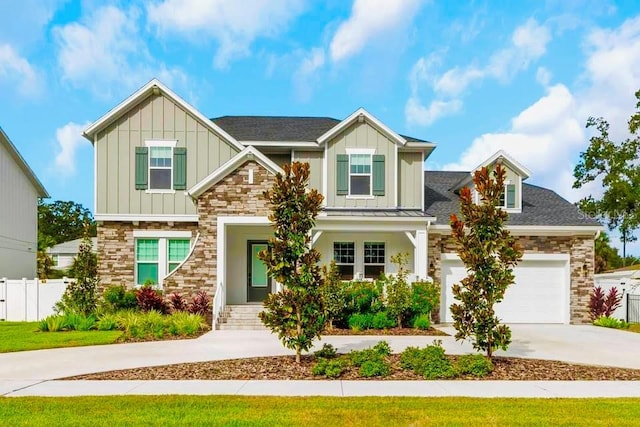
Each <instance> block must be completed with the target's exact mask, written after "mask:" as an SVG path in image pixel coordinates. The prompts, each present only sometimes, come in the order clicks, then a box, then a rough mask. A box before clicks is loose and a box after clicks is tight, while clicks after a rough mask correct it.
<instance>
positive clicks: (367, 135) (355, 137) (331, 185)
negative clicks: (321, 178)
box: [327, 123, 397, 208]
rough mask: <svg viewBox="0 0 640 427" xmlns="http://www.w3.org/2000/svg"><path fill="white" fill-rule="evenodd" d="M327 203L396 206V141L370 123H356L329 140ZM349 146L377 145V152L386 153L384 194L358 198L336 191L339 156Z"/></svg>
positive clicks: (376, 206) (330, 205) (347, 206)
mask: <svg viewBox="0 0 640 427" xmlns="http://www.w3.org/2000/svg"><path fill="white" fill-rule="evenodd" d="M327 144H328V147H327V206H328V207H338V208H343V207H344V208H394V207H395V193H394V191H395V178H394V177H395V173H396V164H397V162H396V156H395V144H394V142H393V141H391V140H390V139H389V138H387V137H386V136H385V135H384V134H382V133H380V132H379V131H378V130H377V129H375V128H374V127H372V126H370V125H369V124H367V123H354V124H352V125H351V126H349V127H348V128H347V129H345V130H344V131H343V132H341V133H340V134H339V135H337V136H336V137H334V138H333V139H332V140H331V141H327ZM347 148H374V149H375V150H376V152H375V154H383V155H384V156H385V192H384V196H374V198H373V199H361V198H360V199H355V198H349V197H348V196H339V195H337V194H336V156H337V155H338V154H346V149H347Z"/></svg>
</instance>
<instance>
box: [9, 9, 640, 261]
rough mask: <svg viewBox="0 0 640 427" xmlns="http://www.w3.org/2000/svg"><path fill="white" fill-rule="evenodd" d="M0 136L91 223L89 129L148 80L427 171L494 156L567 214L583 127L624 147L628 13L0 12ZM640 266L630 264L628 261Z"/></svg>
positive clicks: (210, 112) (634, 82) (633, 28)
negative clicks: (339, 129)
mask: <svg viewBox="0 0 640 427" xmlns="http://www.w3.org/2000/svg"><path fill="white" fill-rule="evenodd" d="M0 16H2V17H4V18H3V20H2V25H0V93H2V102H1V103H0V126H1V127H2V128H3V129H4V130H5V132H6V133H7V134H8V135H9V137H10V138H11V139H12V141H13V142H14V143H15V145H16V146H17V147H18V149H19V150H20V152H21V153H22V155H23V156H24V157H25V159H26V160H27V162H28V163H29V164H30V165H31V167H32V168H33V169H34V170H35V172H36V174H37V175H38V176H39V178H40V179H41V181H43V183H44V185H45V186H46V188H47V189H48V190H49V192H50V193H51V196H52V199H53V200H57V199H62V200H74V201H77V202H79V203H82V204H83V205H85V206H86V207H89V208H90V209H92V210H93V206H92V204H93V185H92V181H93V171H92V168H93V160H92V147H91V144H90V143H89V142H88V141H86V140H84V139H83V138H82V137H81V136H80V134H81V132H82V129H83V128H84V127H85V126H86V124H88V123H90V122H92V121H93V120H95V119H97V118H98V117H100V116H101V115H103V114H104V113H106V112H107V111H108V110H109V109H111V108H112V107H114V106H115V105H116V104H118V103H119V102H120V101H122V100H123V99H124V98H126V97H127V96H128V95H130V94H131V93H133V92H134V91H135V90H136V89H137V88H139V87H140V86H142V85H143V84H144V83H146V82H147V81H149V80H150V79H151V78H153V77H157V78H159V79H160V80H161V81H163V82H164V83H165V84H167V85H168V86H169V87H171V88H172V89H173V90H174V91H176V92H177V93H178V94H180V95H182V96H183V97H184V98H185V99H186V100H187V101H189V102H191V103H192V104H193V105H194V106H195V107H196V108H198V109H199V110H200V111H201V112H203V113H204V114H205V115H207V116H209V117H214V116H219V115H227V114H231V115H233V114H246V115H318V116H330V117H335V118H344V117H346V116H348V115H349V114H350V113H352V112H353V111H354V110H356V109H357V108H358V107H361V106H362V107H364V108H366V109H367V110H368V111H369V112H371V113H372V114H374V115H375V116H377V117H378V118H379V119H380V120H382V121H383V122H384V123H386V124H387V125H389V126H390V127H391V128H393V129H394V130H396V131H398V132H400V133H405V134H409V135H412V136H415V137H419V138H423V139H428V140H430V141H433V142H435V143H437V144H438V147H437V149H436V150H435V152H434V153H433V154H432V156H431V157H430V158H429V160H428V162H427V165H426V166H427V167H428V168H430V169H449V170H460V169H464V170H467V169H469V168H471V167H473V166H475V165H477V164H478V163H480V162H481V161H482V160H484V159H485V158H487V157H489V156H490V155H491V154H493V153H494V152H495V151H497V150H498V149H505V150H506V151H507V152H508V153H510V154H511V155H512V156H514V157H515V158H516V159H517V160H519V161H520V162H521V163H522V164H524V165H525V166H526V167H528V168H529V169H530V170H531V171H532V176H531V178H530V179H529V182H530V183H533V184H538V185H542V186H546V187H550V188H552V189H554V190H555V191H557V192H558V193H559V194H561V195H562V196H563V197H565V198H567V199H569V200H570V201H575V200H578V199H579V198H581V197H582V196H584V195H586V194H590V193H596V194H597V193H598V191H600V189H599V188H598V186H597V185H594V186H591V187H589V188H584V189H581V190H572V189H571V185H572V182H573V179H572V171H573V166H574V165H575V162H576V161H577V159H578V155H579V153H580V151H582V150H584V148H585V147H586V144H587V142H588V134H587V133H586V130H585V129H584V123H585V121H586V118H587V117H588V116H590V115H592V116H604V117H606V118H607V119H608V120H609V121H610V122H611V123H612V133H613V135H614V137H620V138H621V137H624V136H625V125H626V121H627V119H628V117H629V115H630V114H631V113H632V112H633V111H634V105H635V102H634V101H635V98H634V97H633V93H634V92H635V91H636V90H637V89H639V88H640V3H638V2H637V1H633V0H629V1H606V0H594V1H590V0H576V1H571V0H566V1H564V0H548V1H542V0H538V1H518V2H506V1H468V2H463V1H436V0H433V1H420V0H404V1H393V0H355V1H353V2H352V1H347V0H328V1H325V2H317V1H316V2H312V1H302V0H280V1H276V0H273V1H269V0H243V1H234V0H226V1H225V0H218V1H215V0H210V1H205V0H202V1H198V0H149V1H143V0H138V1H136V0H134V1H122V2H118V1H112V2H109V1H93V0H86V1H71V0H69V1H62V0H60V1H58V0H23V1H20V2H17V1H13V0H0ZM633 251H634V252H636V253H640V247H634V250H633Z"/></svg>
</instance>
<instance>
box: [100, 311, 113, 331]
mask: <svg viewBox="0 0 640 427" xmlns="http://www.w3.org/2000/svg"><path fill="white" fill-rule="evenodd" d="M117 327H118V320H117V316H116V315H115V314H111V313H107V314H103V315H102V316H100V317H99V318H98V320H97V321H96V329H97V330H99V331H113V330H114V329H117Z"/></svg>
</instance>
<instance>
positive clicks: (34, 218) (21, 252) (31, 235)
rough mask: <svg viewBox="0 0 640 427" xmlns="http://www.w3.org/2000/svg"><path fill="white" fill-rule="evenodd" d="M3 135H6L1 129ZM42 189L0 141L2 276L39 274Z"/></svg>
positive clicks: (0, 134) (13, 276)
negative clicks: (37, 264) (39, 222)
mask: <svg viewBox="0 0 640 427" xmlns="http://www.w3.org/2000/svg"><path fill="white" fill-rule="evenodd" d="M0 138H4V137H3V135H2V133H1V132H0ZM38 196H39V194H38V190H37V189H36V188H35V186H34V185H33V182H32V181H31V180H30V179H29V177H28V176H27V175H26V173H25V171H24V170H23V169H22V168H21V167H20V166H19V165H18V163H17V161H16V159H15V157H14V155H13V154H12V152H10V151H9V149H8V148H7V147H6V146H5V144H4V143H3V141H0V277H7V278H9V279H19V278H22V277H28V278H33V277H35V276H36V252H37V248H38Z"/></svg>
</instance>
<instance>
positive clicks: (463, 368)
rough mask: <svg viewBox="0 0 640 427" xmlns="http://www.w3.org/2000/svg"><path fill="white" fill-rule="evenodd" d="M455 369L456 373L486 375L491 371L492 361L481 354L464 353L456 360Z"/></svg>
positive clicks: (475, 375) (476, 375)
mask: <svg viewBox="0 0 640 427" xmlns="http://www.w3.org/2000/svg"><path fill="white" fill-rule="evenodd" d="M455 370H456V372H457V373H458V375H472V376H474V377H479V378H480V377H486V376H487V375H489V374H490V373H491V372H492V371H493V363H491V359H488V358H486V357H485V356H484V355H482V354H465V355H464V356H460V357H458V360H456V365H455Z"/></svg>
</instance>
